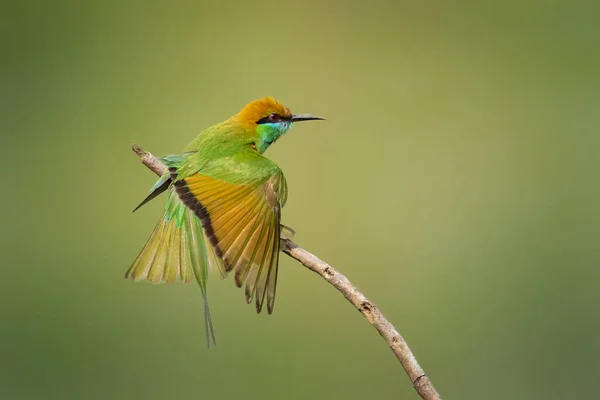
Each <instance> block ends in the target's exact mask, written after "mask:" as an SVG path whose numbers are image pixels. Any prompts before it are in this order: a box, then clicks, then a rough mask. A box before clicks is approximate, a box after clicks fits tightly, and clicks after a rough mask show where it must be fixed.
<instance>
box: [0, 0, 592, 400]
mask: <svg viewBox="0 0 600 400" xmlns="http://www.w3.org/2000/svg"><path fill="white" fill-rule="evenodd" d="M599 12H600V7H598V6H597V5H594V4H593V2H589V3H583V2H580V3H578V2H566V1H564V2H554V1H531V2H518V1H504V2H489V1H485V2H475V1H461V2H443V3H442V2H431V1H388V2H382V1H369V2H363V1H349V2H333V1H290V2H281V1H280V2H275V1H252V2H250V1H231V2H227V1H220V2H211V3H207V2H203V1H189V2H183V3H175V2H167V1H165V2H143V1H128V2H122V1H93V2H92V1H85V2H83V1H53V2H42V1H18V2H17V1H9V2H3V3H2V5H1V6H0V15H1V17H0V19H1V20H0V22H1V24H0V32H1V33H2V35H1V37H2V39H0V40H1V41H2V63H1V68H2V70H1V71H2V72H1V75H0V85H1V86H0V87H1V90H0V101H1V104H0V107H1V109H0V113H1V118H0V129H1V136H0V140H1V142H0V146H1V149H2V150H3V156H2V166H3V168H4V171H5V173H6V174H7V176H6V177H5V178H4V182H5V183H4V185H3V189H2V194H3V195H2V196H1V198H0V203H1V204H2V206H3V207H2V209H3V210H4V216H3V223H2V226H1V228H0V229H1V232H0V233H1V234H0V238H1V241H0V243H1V246H2V255H3V256H2V266H1V268H2V269H1V270H2V278H1V279H0V318H1V326H0V398H2V399H42V398H43V399H170V398H172V399H200V398H215V399H235V398H246V399H258V398H261V399H304V398H315V399H321V398H344V399H365V398H406V399H415V398H417V395H416V394H415V393H414V392H413V389H412V388H411V385H410V383H409V381H408V379H407V378H406V376H405V373H404V372H403V370H402V369H401V367H400V365H399V364H398V362H397V361H396V360H395V358H394V357H393V355H392V354H391V352H390V351H389V350H388V349H387V347H386V345H385V343H384V342H383V341H382V340H381V339H380V338H379V337H378V335H377V333H376V332H375V331H374V330H373V328H372V327H370V326H369V325H368V324H367V323H366V322H365V321H364V320H363V318H362V317H361V316H360V315H359V314H358V313H357V312H356V311H355V310H354V309H353V308H352V307H351V306H350V305H349V304H348V303H347V302H346V301H345V300H344V299H343V297H342V296H341V295H340V294H339V293H338V292H336V291H335V290H333V289H332V288H331V287H329V286H328V285H327V284H326V283H325V282H324V281H323V280H322V279H320V278H319V277H317V276H316V275H314V274H312V273H310V272H309V271H308V270H306V269H304V268H302V267H301V266H299V264H297V263H295V262H293V261H292V260H291V259H289V258H288V257H285V256H284V257H282V261H281V266H280V267H281V270H280V273H279V277H280V280H279V290H278V300H277V306H276V308H275V313H274V314H273V315H272V316H267V315H266V314H265V315H262V314H261V315H259V316H257V315H256V314H255V312H254V308H253V306H247V305H246V304H245V302H244V300H243V292H242V291H240V290H239V289H237V288H235V286H234V284H233V282H232V280H231V279H228V280H226V281H220V280H219V279H217V278H216V277H214V278H215V279H213V280H212V281H211V282H212V284H211V287H210V291H209V296H210V298H211V305H212V310H213V316H214V322H215V324H216V333H217V339H218V343H219V344H218V346H217V347H216V348H215V349H210V350H207V349H206V345H205V340H204V327H203V318H202V304H201V299H200V295H199V291H198V288H197V287H195V286H194V285H183V284H174V285H162V286H154V285H150V284H145V283H137V284H136V283H133V282H130V281H127V280H125V279H123V274H124V272H125V270H126V269H127V268H128V266H129V264H130V263H131V262H132V261H133V259H134V258H135V256H136V255H137V253H138V251H139V250H140V249H141V247H142V245H143V244H144V243H145V240H146V239H147V237H148V235H149V234H150V231H151V229H152V228H153V226H154V224H155V222H156V221H157V219H158V216H159V214H160V210H161V209H162V207H163V200H160V201H157V202H155V203H153V204H150V205H148V206H146V207H144V208H143V209H142V210H140V211H139V212H137V213H135V214H132V213H131V210H132V209H133V207H135V206H136V205H137V204H138V203H139V201H140V200H141V199H142V198H143V197H145V195H146V194H147V191H148V189H149V187H150V186H151V185H152V184H153V183H154V181H155V177H154V176H153V175H152V174H151V173H150V172H149V171H148V170H147V169H146V168H144V167H143V166H142V165H141V164H140V163H139V161H138V160H137V158H136V157H135V155H134V154H133V153H132V152H131V150H130V146H131V144H132V143H133V142H134V141H135V142H137V143H139V144H140V145H142V146H143V147H144V148H145V149H147V150H149V151H152V152H153V153H155V154H159V155H166V154H173V153H178V152H181V150H182V149H183V148H184V146H185V145H186V144H187V143H188V142H189V141H190V140H191V139H192V138H193V137H194V136H195V135H196V134H197V133H199V132H200V131H201V130H202V129H203V128H205V127H207V126H209V125H211V124H213V123H215V122H218V121H221V120H223V119H225V118H227V117H229V116H230V115H232V114H234V113H236V112H237V111H238V110H239V109H240V108H241V107H242V106H243V105H244V104H245V103H246V102H248V101H250V100H253V99H255V98H257V97H262V96H264V95H272V96H275V97H276V98H277V99H279V100H280V101H282V102H283V103H285V104H286V105H288V106H289V107H290V108H291V109H292V110H293V111H295V112H307V113H314V114H317V115H322V116H324V117H327V118H328V121H326V122H323V123H306V124H304V125H300V126H297V127H296V128H294V129H293V130H292V131H291V132H290V133H289V134H288V135H287V136H286V137H285V138H284V139H283V140H281V141H280V142H278V143H277V145H276V146H274V147H273V148H272V149H270V150H269V151H268V153H267V155H268V156H269V157H271V158H273V159H275V160H276V161H277V162H278V163H279V164H280V166H281V167H282V169H283V170H284V172H285V174H286V176H287V180H288V184H289V190H290V199H289V201H288V205H287V206H286V207H285V209H284V210H283V217H284V223H286V224H287V225H290V226H292V227H294V228H295V229H296V231H297V235H296V239H297V242H298V243H299V244H300V245H301V246H303V247H305V248H306V249H308V250H309V251H311V252H314V253H315V254H317V255H318V256H320V257H321V258H323V259H324V260H326V261H328V262H329V263H331V264H332V265H333V266H335V267H336V268H338V269H340V270H341V271H342V272H343V273H344V274H346V275H347V276H348V277H349V278H350V279H351V280H352V281H353V282H354V283H356V284H357V285H358V286H359V287H360V288H361V289H362V290H363V291H364V292H365V294H366V295H367V296H369V297H370V298H371V299H372V300H373V302H374V303H375V304H376V305H377V306H379V308H380V309H381V310H382V311H383V312H384V313H385V314H386V315H387V317H388V318H389V319H390V321H392V322H393V323H394V324H395V325H396V327H397V328H398V330H399V331H400V332H401V333H402V334H403V335H404V337H405V338H406V340H407V341H408V343H409V345H410V346H411V347H412V349H413V351H414V352H415V354H416V356H417V358H418V360H419V361H420V363H421V365H422V366H423V367H424V368H425V370H426V371H427V372H428V374H429V376H430V377H431V379H432V380H433V382H434V384H435V385H436V387H437V389H438V390H439V391H440V393H441V394H442V396H444V397H445V398H447V399H533V398H535V399H566V398H593V397H596V396H597V394H598V391H599V390H600V340H599V335H600V331H599V328H600V311H599V307H598V306H599V304H600V269H599V268H598V267H599V261H600V251H599V246H598V239H599V236H600V206H599V201H600V198H599V197H600V190H599V189H600V187H599V186H600V185H599V183H598V173H599V172H600V162H599V157H598V148H599V146H600V135H599V129H600V112H599V110H600V95H599V93H600V74H599V71H600V51H599V43H600V28H599V26H600V25H599V24H598V15H599V14H598V13H599Z"/></svg>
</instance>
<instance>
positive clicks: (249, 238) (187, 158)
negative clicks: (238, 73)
mask: <svg viewBox="0 0 600 400" xmlns="http://www.w3.org/2000/svg"><path fill="white" fill-rule="evenodd" d="M313 120H324V118H320V117H316V116H313V115H310V114H292V113H291V111H290V109H289V108H287V107H286V106H284V105H283V104H281V103H280V102H278V101H277V100H275V99H274V98H273V97H263V98H260V99H257V100H254V101H252V102H250V103H248V104H247V105H246V106H244V107H243V108H242V109H241V111H239V112H238V113H237V114H235V115H234V116H232V117H230V118H229V119H227V120H225V121H223V122H221V123H218V124H216V125H213V126H210V127H209V128H207V129H205V130H204V131H202V132H201V133H200V134H199V135H198V136H197V137H196V138H195V139H194V140H193V141H192V142H191V143H190V144H189V145H188V146H187V147H186V148H185V150H184V152H183V153H182V154H176V155H168V156H166V157H162V158H159V160H160V161H161V162H162V163H164V164H165V166H166V167H167V172H165V174H164V175H162V176H161V177H160V179H159V180H158V181H157V182H156V184H155V185H154V186H153V187H152V188H151V190H150V194H149V195H148V196H147V197H146V198H145V199H144V200H143V201H142V202H141V203H140V204H139V205H138V206H137V207H136V208H135V209H134V210H133V211H134V212H135V211H136V210H138V209H139V208H140V207H142V206H143V205H144V204H146V203H148V202H149V201H151V200H153V199H155V198H156V197H157V196H158V195H160V194H162V193H163V192H166V197H167V201H166V204H165V208H164V211H163V214H162V216H161V217H160V219H159V221H158V223H157V224H156V226H155V228H154V230H153V231H152V233H151V235H150V237H149V238H148V240H147V242H146V244H145V246H144V247H143V248H142V250H141V251H140V253H139V255H138V256H137V257H136V259H135V260H134V262H133V263H132V264H131V266H130V267H129V269H128V270H127V272H126V274H125V277H126V278H128V279H132V280H134V281H144V280H145V281H149V282H152V283H167V282H175V281H177V280H180V281H183V282H192V281H196V282H197V284H198V285H199V287H200V292H201V295H202V299H203V303H204V326H205V336H206V341H207V345H208V347H210V343H211V339H212V343H213V344H214V345H216V338H215V333H214V327H213V323H212V318H211V315H210V308H209V305H208V297H207V280H208V275H209V270H214V271H218V272H219V273H220V275H221V277H223V278H225V277H226V276H227V275H228V273H230V272H232V273H234V274H235V284H236V286H237V287H240V288H241V287H242V286H244V285H245V297H246V301H247V303H248V304H250V303H252V301H253V299H254V301H255V304H256V312H257V313H260V312H261V310H262V308H263V304H264V302H265V297H266V303H267V310H268V313H269V314H271V313H272V312H273V307H274V304H275V292H276V288H277V270H278V264H279V251H280V248H281V247H280V246H281V244H280V239H281V238H283V237H285V236H291V235H293V230H292V229H291V228H288V227H286V226H284V225H282V224H281V208H282V207H283V206H284V205H285V203H286V200H287V195H288V190H287V183H286V180H285V176H284V175H283V172H282V171H281V169H280V168H279V166H278V165H277V164H276V163H275V162H274V161H273V160H271V159H269V158H267V157H265V156H264V155H263V154H264V153H265V151H266V150H267V149H268V148H269V147H270V146H271V145H272V144H273V143H275V142H276V141H277V140H278V139H279V138H281V137H282V136H283V135H284V134H285V133H286V132H288V130H289V129H290V128H291V127H292V126H293V125H294V124H295V123H297V122H301V121H313Z"/></svg>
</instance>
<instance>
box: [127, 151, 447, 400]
mask: <svg viewBox="0 0 600 400" xmlns="http://www.w3.org/2000/svg"><path fill="white" fill-rule="evenodd" d="M132 149H133V151H134V152H135V154H137V155H138V157H139V158H140V161H141V162H142V163H143V164H144V165H145V166H146V167H148V168H149V169H150V170H152V171H153V172H154V173H155V174H157V175H159V176H161V175H163V174H164V173H165V172H166V170H167V168H166V167H165V165H164V164H162V163H161V162H160V161H159V160H158V159H157V158H156V157H154V156H153V155H152V154H150V153H148V152H146V151H144V150H143V149H142V148H140V147H139V146H138V145H136V144H134V145H133V146H132ZM284 243H285V247H284V248H283V249H282V251H283V252H284V253H285V254H287V255H288V256H290V257H291V258H293V259H294V260H297V261H299V262H300V263H301V264H302V265H304V266H305V267H306V268H308V269H310V270H311V271H313V272H316V273H317V274H319V275H320V276H321V277H322V278H323V279H325V280H326V281H327V282H329V283H330V284H331V286H333V287H334V288H336V289H337V290H338V291H339V292H340V293H342V294H343V295H344V297H345V298H346V299H347V300H348V301H349V302H350V303H352V305H353V306H354V307H356V309H357V310H358V311H360V313H361V314H362V315H363V317H365V318H366V319H367V321H369V323H370V324H371V325H373V327H374V328H375V329H377V332H379V334H380V335H381V337H383V339H384V340H385V341H386V343H387V344H388V346H389V347H390V349H391V350H392V351H393V352H394V355H395V356H396V358H397V359H398V361H400V364H402V367H403V368H404V370H405V371H406V373H407V374H408V377H409V378H410V381H411V383H412V385H413V387H414V388H415V390H416V391H417V393H418V394H419V396H421V398H422V399H424V400H438V399H441V397H440V395H439V394H438V393H437V391H436V390H435V388H434V387H433V384H432V383H431V380H430V379H429V377H428V376H427V375H426V374H425V371H423V368H421V366H420V365H419V363H418V362H417V359H416V358H415V356H414V355H413V353H412V351H411V350H410V348H409V347H408V344H407V343H406V341H405V340H404V338H403V337H402V336H401V335H400V334H399V333H398V331H397V330H396V328H394V326H393V325H392V324H391V323H390V322H389V321H388V320H387V319H386V318H385V316H384V315H383V314H382V313H381V312H380V311H379V309H378V308H377V307H375V305H374V304H373V303H371V302H370V301H369V299H367V298H366V297H365V295H364V294H362V293H361V292H360V291H359V290H358V288H357V287H356V286H354V285H353V284H352V282H350V281H349V280H348V278H346V277H345V276H344V275H342V274H341V273H340V272H339V271H337V270H336V269H335V268H333V267H332V266H330V265H329V264H327V263H326V262H324V261H322V260H320V259H319V258H318V257H316V256H315V255H313V254H311V253H309V252H308V251H306V250H304V249H302V248H300V247H298V245H297V244H296V243H294V242H293V241H291V240H289V239H286V240H284Z"/></svg>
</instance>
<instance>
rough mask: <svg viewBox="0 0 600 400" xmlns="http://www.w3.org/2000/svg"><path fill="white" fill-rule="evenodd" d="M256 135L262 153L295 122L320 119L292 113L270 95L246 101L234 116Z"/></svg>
mask: <svg viewBox="0 0 600 400" xmlns="http://www.w3.org/2000/svg"><path fill="white" fill-rule="evenodd" d="M234 118H235V119H236V120H238V121H239V122H240V123H243V124H244V125H245V126H246V127H247V128H249V130H250V131H251V132H254V133H255V135H254V136H256V139H257V140H256V148H257V150H258V151H259V152H260V153H263V152H264V151H265V150H266V149H267V148H268V147H269V146H270V145H271V144H272V143H274V142H275V141H276V140H277V139H279V138H280V137H281V136H282V135H283V134H284V133H286V132H287V131H288V130H289V129H290V128H291V127H292V125H293V124H294V123H295V122H300V121H313V120H322V119H324V118H319V117H315V116H312V115H309V114H292V113H291V111H290V109H289V108H287V107H286V106H284V105H283V104H281V103H280V102H278V101H277V100H275V99H274V98H272V97H264V98H262V99H258V100H254V101H252V102H251V103H248V104H247V105H246V106H245V107H244V108H243V109H242V110H241V111H240V112H239V113H238V114H237V115H236V116H235V117H234Z"/></svg>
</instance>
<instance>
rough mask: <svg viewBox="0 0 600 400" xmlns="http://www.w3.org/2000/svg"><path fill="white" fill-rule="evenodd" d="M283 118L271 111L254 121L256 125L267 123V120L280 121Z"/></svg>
mask: <svg viewBox="0 0 600 400" xmlns="http://www.w3.org/2000/svg"><path fill="white" fill-rule="evenodd" d="M283 120H285V118H283V117H281V115H279V114H275V113H271V114H269V115H267V116H266V117H263V118H261V119H259V120H258V121H256V123H257V124H258V125H260V124H266V123H269V122H280V121H283Z"/></svg>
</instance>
